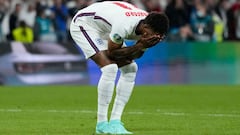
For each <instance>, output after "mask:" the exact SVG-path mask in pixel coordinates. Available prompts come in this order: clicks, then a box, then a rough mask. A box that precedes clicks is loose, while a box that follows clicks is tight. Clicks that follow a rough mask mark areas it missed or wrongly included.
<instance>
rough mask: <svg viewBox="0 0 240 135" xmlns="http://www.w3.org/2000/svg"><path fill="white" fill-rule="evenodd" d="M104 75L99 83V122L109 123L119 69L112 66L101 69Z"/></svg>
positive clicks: (114, 65)
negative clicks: (109, 112)
mask: <svg viewBox="0 0 240 135" xmlns="http://www.w3.org/2000/svg"><path fill="white" fill-rule="evenodd" d="M101 71H102V75H101V78H100V80H99V82H98V111H97V122H103V121H108V107H109V104H110V102H111V100H112V96H113V91H114V84H115V80H116V75H117V71H118V67H117V65H116V64H110V65H107V66H104V67H102V68H101Z"/></svg>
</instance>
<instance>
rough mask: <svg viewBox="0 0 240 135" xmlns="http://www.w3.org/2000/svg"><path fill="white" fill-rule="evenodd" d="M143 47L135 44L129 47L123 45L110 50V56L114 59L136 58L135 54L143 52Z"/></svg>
mask: <svg viewBox="0 0 240 135" xmlns="http://www.w3.org/2000/svg"><path fill="white" fill-rule="evenodd" d="M143 49H144V48H143V47H142V46H141V45H137V44H136V45H134V46H129V47H123V48H119V49H115V50H109V56H110V58H111V59H113V60H123V59H135V57H134V55H133V54H138V53H141V52H143Z"/></svg>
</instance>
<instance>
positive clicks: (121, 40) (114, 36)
mask: <svg viewBox="0 0 240 135" xmlns="http://www.w3.org/2000/svg"><path fill="white" fill-rule="evenodd" d="M113 40H114V41H115V42H116V43H122V42H123V39H122V37H121V36H120V35H119V34H114V35H113Z"/></svg>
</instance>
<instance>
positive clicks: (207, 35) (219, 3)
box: [0, 0, 240, 44]
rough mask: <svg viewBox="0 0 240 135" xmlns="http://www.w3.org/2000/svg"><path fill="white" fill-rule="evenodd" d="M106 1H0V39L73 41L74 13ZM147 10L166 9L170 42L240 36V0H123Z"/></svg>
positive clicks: (223, 38) (235, 38)
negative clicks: (71, 30) (71, 28)
mask: <svg viewBox="0 0 240 135" xmlns="http://www.w3.org/2000/svg"><path fill="white" fill-rule="evenodd" d="M98 1H104V0H0V26H1V27H0V42H1V41H20V42H23V43H25V44H31V43H32V42H34V41H41V42H58V43H65V42H69V41H71V38H70V36H69V32H68V31H69V23H70V21H71V18H72V17H73V16H74V14H75V13H76V12H77V11H78V10H79V9H82V8H84V7H86V6H88V5H90V4H92V3H94V2H98ZM122 1H126V2H129V3H132V4H134V5H136V6H137V7H139V8H142V9H144V10H146V11H148V12H151V11H157V12H165V13H166V14H167V16H168V17H169V20H170V29H169V34H168V38H167V40H168V41H177V42H178V41H201V42H205V41H206V42H209V41H213V42H222V41H225V40H239V39H240V0H122Z"/></svg>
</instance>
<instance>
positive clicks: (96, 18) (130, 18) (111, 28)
mask: <svg viewBox="0 0 240 135" xmlns="http://www.w3.org/2000/svg"><path fill="white" fill-rule="evenodd" d="M147 15H148V13H147V12H146V11H144V10H142V9H139V8H137V7H135V6H134V5H132V4H130V3H127V2H120V1H105V2H97V3H94V4H92V5H90V6H88V7H86V8H84V9H82V10H79V11H78V13H77V14H76V15H75V16H74V18H73V20H72V21H73V23H75V24H77V25H79V26H80V25H81V21H82V20H85V22H86V21H87V22H88V25H89V26H91V27H92V28H94V29H96V31H98V32H100V33H103V34H107V35H108V37H106V38H110V39H111V40H112V41H113V42H115V43H117V44H121V43H122V42H123V40H124V39H133V40H134V39H135V40H136V39H138V38H139V37H138V36H137V35H136V33H135V29H136V27H137V25H138V23H139V21H140V20H142V19H144V18H145V17H146V16H147Z"/></svg>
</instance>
